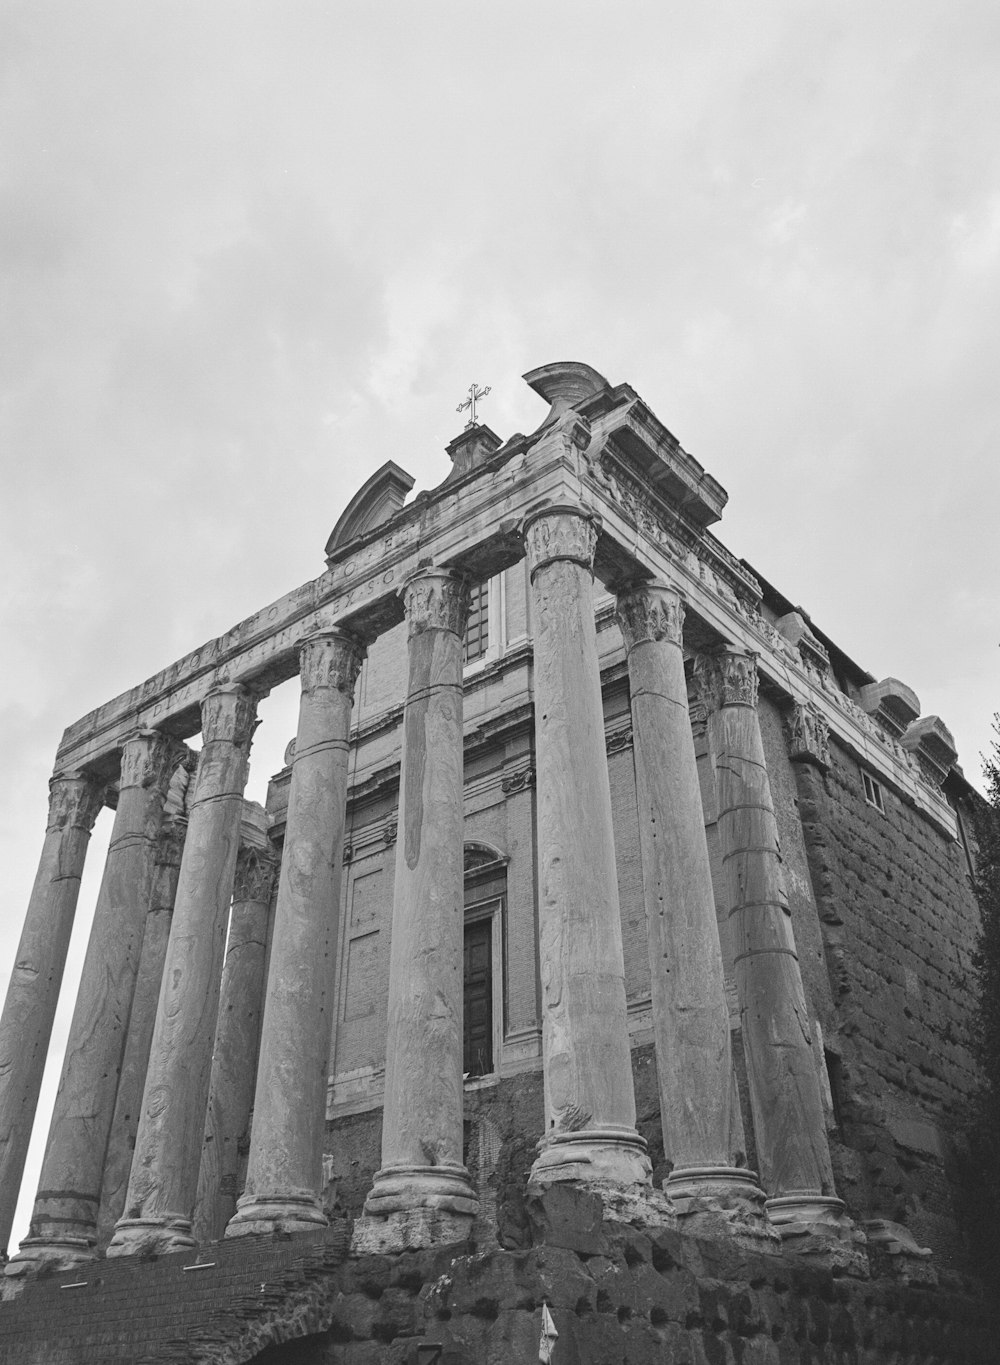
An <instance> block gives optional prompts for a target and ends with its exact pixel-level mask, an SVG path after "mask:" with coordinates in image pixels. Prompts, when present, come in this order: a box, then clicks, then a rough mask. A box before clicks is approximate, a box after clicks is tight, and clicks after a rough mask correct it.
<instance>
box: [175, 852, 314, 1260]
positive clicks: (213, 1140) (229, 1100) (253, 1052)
mask: <svg viewBox="0 0 1000 1365" xmlns="http://www.w3.org/2000/svg"><path fill="white" fill-rule="evenodd" d="M277 872H278V853H277V850H276V849H274V848H273V847H271V846H267V847H260V848H259V847H257V846H256V845H245V846H244V847H242V848H241V849H240V852H239V857H238V858H237V862H236V880H235V884H234V887H233V908H232V911H231V913H230V916H229V939H228V942H227V944H226V962H225V966H224V967H223V969H222V987H221V992H220V997H219V1020H218V1024H217V1025H216V1030H215V1047H214V1048H213V1050H212V1080H211V1084H210V1087H209V1097H208V1111H207V1114H206V1117H205V1141H204V1146H203V1148H202V1153H201V1170H200V1172H199V1175H198V1199H197V1203H196V1206H195V1215H194V1236H195V1239H196V1240H197V1241H198V1242H199V1243H204V1242H215V1241H218V1239H219V1238H220V1237H222V1236H223V1234H224V1233H225V1230H226V1224H227V1223H228V1222H229V1220H230V1218H232V1216H233V1214H234V1213H235V1212H236V1190H237V1181H238V1178H239V1171H240V1164H241V1148H242V1152H243V1154H245V1151H246V1149H245V1148H244V1147H243V1143H244V1142H245V1141H246V1140H247V1139H248V1137H249V1134H250V1113H251V1110H252V1108H253V1100H254V1077H255V1076H256V1074H257V1056H258V1051H259V1047H260V1022H261V1017H262V1015H263V1012H264V985H265V970H266V959H267V937H268V924H269V921H270V918H271V900H272V895H273V891H274V883H275V879H276V876H277ZM301 1036H302V1035H296V1041H298V1040H299V1039H300V1038H301ZM295 1093H296V1092H295V1091H294V1089H289V1090H287V1091H286V1092H284V1094H285V1095H287V1094H295ZM282 1103H284V1104H285V1106H286V1108H287V1099H284V1097H282Z"/></svg>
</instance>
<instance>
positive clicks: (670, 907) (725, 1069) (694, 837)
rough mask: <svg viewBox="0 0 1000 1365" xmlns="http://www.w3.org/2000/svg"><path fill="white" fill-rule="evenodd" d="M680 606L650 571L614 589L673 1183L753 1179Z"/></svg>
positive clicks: (750, 1182) (662, 1103)
mask: <svg viewBox="0 0 1000 1365" xmlns="http://www.w3.org/2000/svg"><path fill="white" fill-rule="evenodd" d="M683 620H684V607H683V603H682V601H681V598H680V596H679V595H678V593H677V592H675V591H674V590H673V589H671V588H669V587H667V586H665V585H663V584H660V583H644V584H641V585H639V586H636V587H633V588H631V589H630V590H628V591H625V592H622V593H620V594H619V596H618V621H619V624H620V626H621V629H622V635H623V636H624V639H625V647H626V651H627V654H628V670H629V686H630V690H631V698H632V733H633V739H634V752H635V774H636V794H637V797H638V811H639V848H640V856H641V862H642V880H643V890H644V896H645V906H646V923H647V929H648V934H649V963H650V991H651V995H652V1008H653V1030H654V1036H655V1040H656V1064H657V1074H658V1078H659V1084H660V1112H661V1115H662V1120H663V1146H664V1154H665V1156H666V1157H667V1159H668V1160H669V1161H671V1162H672V1163H673V1168H674V1169H673V1171H672V1173H671V1176H670V1181H672V1182H673V1184H672V1185H671V1184H670V1183H669V1182H668V1192H669V1193H671V1194H672V1195H673V1194H676V1193H677V1192H678V1190H679V1189H680V1188H681V1187H682V1186H683V1188H685V1189H687V1187H688V1186H690V1187H691V1189H692V1191H694V1190H695V1189H696V1188H698V1187H699V1186H701V1185H709V1184H722V1185H725V1184H726V1183H727V1181H728V1184H729V1185H730V1186H736V1185H739V1184H740V1183H741V1182H742V1183H746V1184H747V1186H748V1188H749V1189H751V1190H754V1191H755V1192H756V1198H757V1200H759V1199H760V1194H759V1191H757V1189H756V1182H755V1181H753V1179H752V1177H751V1176H750V1175H749V1173H748V1172H747V1171H745V1170H743V1171H740V1170H738V1169H735V1168H737V1167H738V1166H739V1164H740V1162H743V1161H745V1157H744V1153H745V1150H746V1143H745V1139H744V1135H743V1122H742V1119H741V1116H740V1111H739V1104H738V1101H737V1098H736V1093H735V1084H734V1076H733V1063H732V1052H731V1047H730V1036H729V1010H728V1006H727V1004H726V994H725V978H724V971H723V965H722V949H721V946H720V943H719V926H718V920H717V918H716V909H715V895H714V891H713V888H712V871H711V865H710V862H709V854H708V843H707V841H706V837H705V819H704V812H703V809H702V802H701V792H700V787H699V782H698V767H697V760H696V758H695V750H694V737H693V735H692V733H691V722H690V717H689V714H688V698H687V683H686V681H685V677H684V652H683V639H682V625H683Z"/></svg>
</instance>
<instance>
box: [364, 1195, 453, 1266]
mask: <svg viewBox="0 0 1000 1365" xmlns="http://www.w3.org/2000/svg"><path fill="white" fill-rule="evenodd" d="M366 1207H367V1206H366ZM474 1222H475V1217H474V1215H473V1214H471V1213H452V1212H451V1211H450V1210H449V1209H432V1208H426V1207H425V1208H412V1209H400V1210H398V1211H397V1212H395V1213H387V1214H385V1215H384V1216H383V1217H376V1216H372V1215H371V1214H369V1213H367V1212H366V1213H365V1214H363V1215H362V1217H360V1218H358V1219H356V1220H355V1223H354V1235H353V1236H352V1238H351V1254H352V1255H355V1256H390V1255H393V1254H395V1253H396V1252H398V1251H417V1250H419V1249H420V1248H421V1247H435V1246H446V1245H448V1244H450V1243H454V1242H465V1241H468V1239H469V1237H470V1236H471V1235H472V1227H473V1223H474Z"/></svg>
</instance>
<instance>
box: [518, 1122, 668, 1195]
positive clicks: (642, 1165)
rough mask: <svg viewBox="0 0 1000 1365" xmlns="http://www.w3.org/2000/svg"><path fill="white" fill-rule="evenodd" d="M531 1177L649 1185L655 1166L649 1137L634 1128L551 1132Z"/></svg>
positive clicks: (546, 1182) (548, 1182) (534, 1179)
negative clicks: (649, 1145) (647, 1142)
mask: <svg viewBox="0 0 1000 1365" xmlns="http://www.w3.org/2000/svg"><path fill="white" fill-rule="evenodd" d="M537 1151H538V1156H537V1157H536V1158H535V1164H534V1165H533V1166H532V1168H531V1174H530V1175H529V1176H528V1180H529V1181H530V1182H531V1183H532V1184H535V1185H551V1184H555V1183H557V1182H563V1181H572V1182H574V1183H577V1184H579V1183H585V1182H590V1181H595V1180H596V1181H600V1182H602V1183H605V1184H612V1185H623V1186H629V1185H647V1186H648V1184H649V1177H650V1173H651V1170H652V1167H651V1166H650V1161H649V1156H648V1155H647V1151H646V1140H645V1138H641V1137H640V1136H639V1134H638V1133H637V1132H636V1131H635V1129H634V1128H580V1129H578V1130H577V1131H576V1132H573V1133H551V1134H549V1133H547V1134H546V1135H545V1137H543V1138H542V1139H541V1141H540V1142H539V1144H538V1147H537Z"/></svg>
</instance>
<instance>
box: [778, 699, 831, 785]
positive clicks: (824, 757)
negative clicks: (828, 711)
mask: <svg viewBox="0 0 1000 1365" xmlns="http://www.w3.org/2000/svg"><path fill="white" fill-rule="evenodd" d="M788 725H789V731H790V743H789V748H788V756H789V758H790V759H791V760H792V762H793V763H813V764H815V765H816V767H817V768H823V769H824V770H825V769H826V768H829V766H830V727H829V725H828V724H827V722H826V718H825V717H824V716H823V714H822V712H820V711H819V710H818V709H817V708H816V707H815V706H811V705H809V704H808V703H803V702H796V703H795V705H794V706H793V708H792V711H791V715H790V716H789V720H788Z"/></svg>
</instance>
